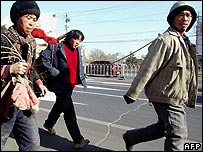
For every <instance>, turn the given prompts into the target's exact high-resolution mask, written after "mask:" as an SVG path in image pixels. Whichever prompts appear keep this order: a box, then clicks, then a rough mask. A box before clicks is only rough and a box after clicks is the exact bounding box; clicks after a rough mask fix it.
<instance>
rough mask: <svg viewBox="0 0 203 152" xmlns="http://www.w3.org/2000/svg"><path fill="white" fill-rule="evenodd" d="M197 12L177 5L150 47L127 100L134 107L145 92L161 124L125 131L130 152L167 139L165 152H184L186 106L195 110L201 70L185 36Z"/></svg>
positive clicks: (188, 7)
mask: <svg viewBox="0 0 203 152" xmlns="http://www.w3.org/2000/svg"><path fill="white" fill-rule="evenodd" d="M196 18H197V14H196V11H195V10H194V8H193V7H192V6H191V5H190V4H189V3H187V2H184V1H178V2H176V3H175V4H174V5H173V6H172V7H171V9H170V12H169V14H168V16H167V21H168V23H169V25H170V27H169V28H168V29H167V30H166V31H165V32H164V33H163V34H160V35H159V36H158V38H156V39H155V40H154V41H153V42H152V44H151V45H150V46H149V48H148V50H149V52H148V55H147V56H146V58H145V60H144V61H143V64H142V66H141V68H140V70H139V72H138V74H137V76H136V77H135V78H134V80H133V82H132V84H131V86H130V88H129V90H128V91H127V92H126V94H125V95H124V100H125V101H126V102H127V104H129V103H133V102H134V101H135V100H136V99H137V98H138V97H139V95H140V93H141V92H142V90H143V89H144V90H145V93H146V96H147V97H148V99H149V101H150V102H151V103H152V104H153V106H154V109H155V111H156V113H157V116H158V121H157V122H156V123H154V124H152V125H149V126H147V127H144V128H140V129H133V130H129V131H126V133H124V134H123V139H124V141H125V144H126V149H127V151H132V149H133V145H135V144H138V143H141V142H146V141H151V140H155V139H159V138H162V137H165V144H164V150H165V151H176V150H180V151H182V150H183V149H184V147H183V146H184V142H185V140H186V139H187V136H188V130H187V122H186V114H185V106H188V107H192V108H194V107H195V102H196V98H197V84H198V82H197V81H198V80H197V78H198V73H197V72H198V66H197V58H196V50H195V47H194V45H192V44H191V43H190V41H189V39H188V37H187V36H186V35H185V32H187V31H189V30H190V29H191V27H192V26H193V25H194V23H195V21H196Z"/></svg>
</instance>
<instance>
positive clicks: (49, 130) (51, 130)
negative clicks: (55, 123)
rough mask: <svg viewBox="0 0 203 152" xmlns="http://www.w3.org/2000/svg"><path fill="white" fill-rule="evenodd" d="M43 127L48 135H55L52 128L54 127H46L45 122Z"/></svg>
mask: <svg viewBox="0 0 203 152" xmlns="http://www.w3.org/2000/svg"><path fill="white" fill-rule="evenodd" d="M43 126H44V128H45V129H47V132H48V133H49V134H50V135H56V131H55V130H54V128H48V127H47V126H46V125H45V124H44V125H43Z"/></svg>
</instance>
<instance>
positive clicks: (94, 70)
mask: <svg viewBox="0 0 203 152" xmlns="http://www.w3.org/2000/svg"><path fill="white" fill-rule="evenodd" d="M138 70H139V66H138V65H134V64H133V65H126V64H122V65H120V67H114V66H113V65H104V64H98V65H91V64H90V65H86V66H84V71H85V74H86V75H87V76H109V77H126V76H128V77H134V76H135V75H136V73H137V71H138Z"/></svg>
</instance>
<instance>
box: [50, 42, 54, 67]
mask: <svg viewBox="0 0 203 152" xmlns="http://www.w3.org/2000/svg"><path fill="white" fill-rule="evenodd" d="M53 61H54V44H53V45H52V52H51V62H50V63H51V64H52V63H53Z"/></svg>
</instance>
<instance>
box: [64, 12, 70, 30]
mask: <svg viewBox="0 0 203 152" xmlns="http://www.w3.org/2000/svg"><path fill="white" fill-rule="evenodd" d="M65 22H66V25H65V30H66V33H67V32H68V22H70V19H69V17H68V15H67V13H66V17H65Z"/></svg>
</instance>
